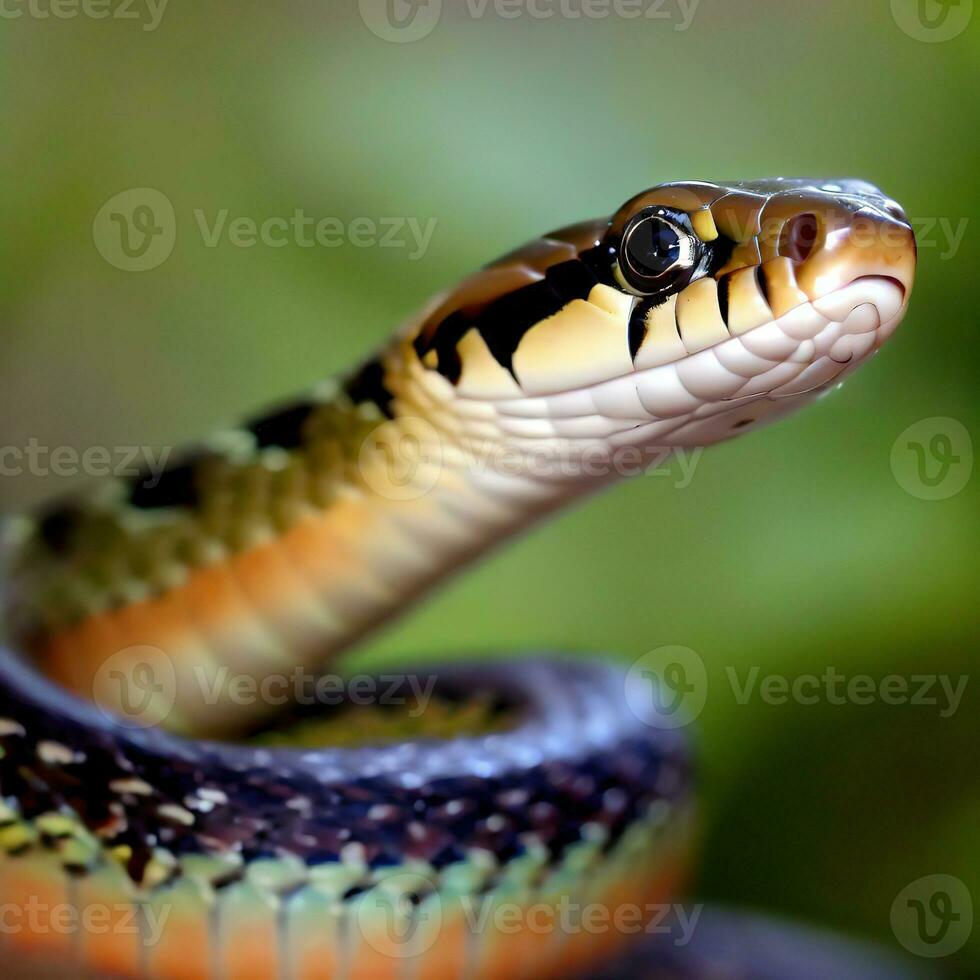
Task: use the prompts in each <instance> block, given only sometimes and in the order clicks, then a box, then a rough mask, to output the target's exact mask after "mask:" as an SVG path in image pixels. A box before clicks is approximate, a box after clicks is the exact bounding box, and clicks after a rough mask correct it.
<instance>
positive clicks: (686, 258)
mask: <svg viewBox="0 0 980 980" xmlns="http://www.w3.org/2000/svg"><path fill="white" fill-rule="evenodd" d="M700 258H701V241H700V239H699V238H698V237H697V235H695V234H694V232H693V230H688V229H686V228H684V227H683V225H682V224H681V223H680V220H679V217H678V220H674V216H672V215H667V214H666V213H665V212H664V210H663V209H660V208H658V209H656V210H655V211H647V212H641V213H640V214H638V215H637V216H636V217H635V218H633V220H632V221H631V222H630V223H629V224H628V225H627V226H626V230H625V231H624V233H623V244H622V248H621V249H620V265H619V267H620V271H621V273H622V276H623V278H624V279H625V280H626V283H627V285H628V286H629V287H630V288H631V289H633V290H635V291H636V292H638V293H640V294H642V295H652V294H655V293H661V292H665V291H668V290H669V289H670V288H671V287H677V286H683V285H686V283H687V282H688V281H689V280H690V278H691V276H692V275H693V274H694V271H695V268H696V267H697V265H698V263H699V261H700Z"/></svg>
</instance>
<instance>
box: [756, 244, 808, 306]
mask: <svg viewBox="0 0 980 980" xmlns="http://www.w3.org/2000/svg"><path fill="white" fill-rule="evenodd" d="M762 270H763V274H764V275H765V277H766V290H767V292H768V294H769V305H770V306H771V307H772V312H773V315H774V316H775V317H777V318H778V317H781V316H783V314H785V313H789V311H790V310H795V309H796V307H797V306H801V305H802V304H803V303H807V302H809V299H810V298H809V296H807V294H806V293H804V292H803V290H802V289H800V287H799V286H798V285H797V284H796V271H795V269H794V268H793V263H792V262H791V261H790V260H789V259H787V258H784V257H783V256H780V257H779V258H775V259H770V260H769V261H768V262H766V263H764V264H763V266H762Z"/></svg>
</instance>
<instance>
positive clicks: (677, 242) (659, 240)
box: [626, 218, 681, 277]
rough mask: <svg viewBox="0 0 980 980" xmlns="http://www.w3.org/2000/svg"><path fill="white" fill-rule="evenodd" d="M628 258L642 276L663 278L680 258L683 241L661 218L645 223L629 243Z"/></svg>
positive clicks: (633, 233) (637, 227) (627, 244)
mask: <svg viewBox="0 0 980 980" xmlns="http://www.w3.org/2000/svg"><path fill="white" fill-rule="evenodd" d="M626 252H627V258H628V259H629V264H630V266H631V268H632V269H633V271H634V272H636V273H637V274H638V275H641V276H650V277H656V276H662V275H663V274H664V273H665V272H666V271H667V270H668V269H670V268H671V266H673V265H674V264H675V263H676V262H677V260H678V259H679V258H680V254H681V237H680V235H679V234H678V233H677V230H676V229H675V228H674V227H673V226H672V225H669V224H667V222H666V221H663V220H662V219H661V218H647V219H646V220H644V221H641V222H640V223H639V224H638V225H637V226H636V227H635V228H634V229H633V232H632V234H631V235H630V236H629V240H628V241H627V243H626Z"/></svg>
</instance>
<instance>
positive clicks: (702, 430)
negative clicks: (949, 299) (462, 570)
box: [410, 178, 916, 446]
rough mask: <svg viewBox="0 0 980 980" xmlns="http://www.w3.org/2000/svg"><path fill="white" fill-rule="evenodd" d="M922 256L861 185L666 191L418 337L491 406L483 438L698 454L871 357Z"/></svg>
mask: <svg viewBox="0 0 980 980" xmlns="http://www.w3.org/2000/svg"><path fill="white" fill-rule="evenodd" d="M915 262H916V247H915V237H914V234H913V232H912V228H911V226H910V225H909V222H908V219H907V217H906V215H905V213H904V211H903V210H902V209H901V207H900V206H899V205H898V204H897V203H895V202H894V201H893V200H891V199H890V198H888V197H887V196H886V195H885V194H883V193H882V192H881V191H879V190H878V189H877V188H875V187H874V186H872V185H871V184H868V183H866V182H864V181H860V180H852V179H842V180H826V181H825V180H789V179H784V178H777V179H773V180H761V181H751V182H742V183H730V184H720V183H708V182H702V181H691V182H683V183H669V184H663V185H660V186H658V187H655V188H652V189H650V190H646V191H644V192H642V193H641V194H638V195H636V196H635V197H633V198H631V199H630V200H629V201H627V202H626V203H625V204H624V205H623V206H622V207H621V208H619V210H618V211H616V213H615V214H614V215H613V216H612V218H606V219H602V220H598V221H591V222H584V223H582V224H579V225H575V226H572V227H569V228H564V229H561V230H559V231H556V232H553V233H551V234H549V235H547V236H545V237H544V238H542V239H539V240H538V241H535V242H532V243H531V244H529V245H527V246H525V247H524V248H522V249H519V250H517V251H516V252H513V253H510V254H508V255H506V256H504V257H503V258H501V259H499V260H497V261H496V262H494V263H492V264H490V265H489V266H487V267H486V268H485V269H484V270H482V271H481V272H480V273H478V274H477V275H476V276H472V277H470V278H469V279H467V280H465V281H464V282H463V283H462V284H461V285H460V286H459V287H457V288H456V289H455V290H453V291H452V292H450V293H449V294H447V295H446V296H444V297H441V298H440V299H439V300H438V301H437V302H436V303H435V304H434V305H433V306H432V307H431V308H430V309H429V310H427V311H426V313H425V314H424V316H423V317H422V318H421V320H420V321H419V325H418V329H417V330H416V331H414V332H412V333H411V335H410V337H411V342H412V345H413V350H414V354H415V355H416V357H417V358H418V359H419V361H420V362H421V365H422V366H423V367H424V368H425V369H426V370H427V371H429V372H432V373H435V374H439V375H441V376H442V377H443V378H444V379H445V380H446V381H448V382H449V384H450V385H451V386H452V387H453V390H454V395H455V396H456V397H457V400H459V401H462V402H463V403H466V402H469V403H470V407H472V405H473V404H475V403H478V402H479V403H482V404H483V405H484V406H487V405H489V406H491V407H492V409H493V412H492V413H490V414H489V415H488V417H485V418H484V419H483V420H482V422H483V423H484V424H483V425H482V428H483V430H484V431H486V428H487V426H486V424H485V423H487V422H488V419H491V418H492V421H494V422H496V424H497V425H498V427H499V428H500V430H501V432H502V433H503V436H504V438H508V439H511V440H514V439H517V440H538V445H539V446H540V445H543V443H541V442H540V440H544V439H554V438H557V439H565V440H568V439H571V440H586V441H588V440H593V441H597V442H598V443H603V442H604V443H606V444H608V445H615V444H626V443H636V442H643V441H649V440H653V441H654V442H656V443H658V444H660V445H703V444H706V443H711V442H717V441H719V440H721V439H724V438H727V437H728V436H731V435H734V434H736V433H737V432H739V431H741V430H743V429H745V428H746V427H748V426H751V425H755V424H756V423H758V422H759V421H761V420H763V419H764V418H765V419H769V418H773V417H776V416H779V415H783V414H785V413H786V412H788V411H789V410H791V409H793V408H795V407H797V406H799V405H801V404H803V403H805V402H806V401H808V400H810V399H812V398H813V397H815V396H816V395H818V394H820V393H821V392H823V391H826V390H827V389H829V388H831V387H833V386H836V385H837V384H838V383H839V382H840V381H841V380H842V379H843V378H844V377H845V376H846V375H847V374H849V373H850V372H851V371H853V370H854V368H855V367H857V365H858V364H860V363H861V362H862V361H864V360H865V359H866V358H867V357H869V356H870V355H871V354H873V353H874V352H875V351H877V349H878V348H879V347H880V346H881V344H882V343H883V342H884V341H885V340H886V339H887V338H888V337H889V336H890V335H891V333H892V332H893V331H894V329H895V327H896V326H897V325H898V323H899V321H900V320H901V318H902V316H903V314H904V312H905V309H906V307H907V304H908V300H909V295H910V292H911V289H912V283H913V279H914V273H915ZM463 414H464V415H465V414H466V412H465V410H464V411H463Z"/></svg>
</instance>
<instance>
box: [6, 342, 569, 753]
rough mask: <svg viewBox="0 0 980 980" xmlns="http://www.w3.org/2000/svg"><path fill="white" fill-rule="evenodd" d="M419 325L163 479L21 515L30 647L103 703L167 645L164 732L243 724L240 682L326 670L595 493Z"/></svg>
mask: <svg viewBox="0 0 980 980" xmlns="http://www.w3.org/2000/svg"><path fill="white" fill-rule="evenodd" d="M411 336H412V335H411V331H409V332H408V333H407V334H403V335H402V336H401V337H399V338H398V339H397V340H396V341H394V342H393V343H392V344H391V345H390V346H389V347H388V348H387V349H386V350H385V351H383V352H382V353H381V354H380V355H379V356H377V357H376V358H374V359H372V360H371V361H369V362H368V363H367V364H366V365H365V366H364V367H363V368H362V369H361V370H360V371H359V372H358V373H357V374H355V375H354V376H352V377H350V378H348V379H346V380H344V381H341V382H331V383H328V384H324V385H323V386H321V387H320V388H319V389H317V390H315V391H314V392H312V393H311V394H310V395H309V396H308V397H305V398H303V399H301V400H299V401H296V402H293V403H291V404H289V405H287V406H285V407H280V408H278V409H276V410H275V411H273V412H270V413H267V414H265V415H263V416H261V417H260V418H257V419H254V420H252V421H250V422H248V423H246V424H244V425H243V426H241V427H239V428H236V429H232V430H228V431H224V432H221V433H219V434H217V435H216V436H215V437H214V438H212V439H210V440H208V441H207V442H206V443H205V444H203V445H202V446H201V447H199V448H198V449H195V450H194V451H192V452H189V453H183V454H178V455H177V458H176V461H175V462H174V464H173V465H171V466H168V467H167V468H166V469H164V470H163V471H161V472H158V473H153V474H145V475H143V476H141V477H139V478H137V479H136V480H135V481H127V482H123V481H118V482H115V483H113V484H111V485H103V486H100V487H99V488H97V491H96V492H95V493H93V494H92V495H89V496H87V497H84V498H75V499H73V500H72V501H71V502H69V503H67V504H65V505H58V506H55V507H52V508H49V509H48V510H47V511H46V512H45V513H43V514H40V515H38V516H35V517H24V518H21V519H19V520H18V522H17V523H16V524H15V525H14V526H13V528H12V537H13V541H14V544H13V548H12V549H9V552H10V555H9V571H8V573H7V578H8V581H7V583H6V591H5V599H6V609H5V614H6V615H5V620H6V624H7V627H8V630H9V632H10V633H11V634H12V637H13V639H14V641H15V643H16V645H17V646H18V647H19V648H20V649H22V650H25V651H27V652H28V653H29V655H30V656H31V657H33V658H34V659H35V660H36V661H37V662H38V663H39V665H40V666H41V668H42V669H43V670H44V671H45V672H46V673H47V674H48V675H49V676H51V677H53V678H54V679H56V680H58V681H60V682H61V683H62V684H64V685H66V686H67V687H69V688H70V689H72V690H74V691H76V692H77V693H80V694H82V695H84V696H87V697H91V696H93V694H95V695H98V694H99V684H100V679H101V678H104V676H105V674H106V672H107V671H108V670H110V669H111V670H115V671H118V670H123V671H125V670H127V669H129V668H130V667H131V666H132V664H133V663H135V662H136V661H138V660H140V659H145V657H146V651H147V649H148V648H150V649H152V650H154V651H162V653H163V655H164V656H165V658H166V661H167V662H168V663H169V664H172V665H173V669H174V671H175V674H176V690H177V691H178V692H181V693H180V694H179V696H178V697H177V699H176V704H175V707H174V709H173V711H171V712H170V713H169V714H168V717H167V719H166V724H167V726H168V727H171V728H173V729H175V730H177V731H180V732H182V733H184V734H194V735H202V734H208V735H227V734H234V733H235V732H236V731H238V730H240V729H241V728H242V727H248V726H250V725H252V724H254V723H255V722H256V721H259V720H261V719H260V718H259V717H257V716H259V715H261V714H263V713H264V712H263V709H262V706H260V705H254V706H252V707H245V708H243V706H242V705H241V704H233V703H232V701H231V692H230V685H229V684H228V680H229V678H238V677H240V676H243V675H244V676H246V677H248V678H253V679H261V678H263V677H267V676H268V675H269V674H270V673H274V672H275V671H276V670H277V669H281V670H286V669H290V670H292V669H294V668H295V667H296V665H301V666H302V667H304V668H306V669H309V670H310V671H318V670H321V669H322V668H323V667H324V665H326V664H327V663H329V662H330V661H331V659H333V658H334V657H336V656H337V655H338V654H340V653H341V652H343V651H345V650H346V649H347V648H348V647H350V646H351V645H352V644H353V643H354V642H355V641H356V640H357V639H359V638H360V637H361V636H362V635H363V634H364V633H366V632H367V631H369V630H370V629H372V628H374V627H376V626H378V625H379V624H381V623H383V622H384V621H386V620H387V619H389V618H390V617H392V616H393V615H395V614H397V613H399V612H401V611H403V610H405V609H406V608H407V607H409V606H410V604H411V603H412V601H413V600H414V599H415V598H416V597H418V596H421V595H422V594H423V593H424V592H426V591H427V590H428V589H429V588H430V587H431V586H432V585H433V584H434V583H435V582H436V581H438V580H439V579H442V578H444V577H446V576H447V575H449V574H450V573H451V572H453V571H455V570H457V569H458V568H459V567H460V566H462V565H464V564H465V563H467V562H468V561H469V560H470V559H472V558H473V557H474V556H476V555H478V554H480V553H482V552H484V551H486V550H487V549H488V548H489V547H490V546H491V545H492V544H494V543H497V542H499V541H501V540H503V539H505V538H506V537H508V536H509V535H511V534H513V533H515V532H517V531H519V530H520V529H522V528H523V527H525V526H527V525H528V524H529V523H531V522H532V521H533V520H535V519H536V518H537V517H539V516H541V515H542V514H544V513H546V512H548V511H550V510H553V509H555V508H556V507H558V506H559V505H560V504H561V503H563V502H564V501H566V500H567V499H569V497H571V496H574V495H576V494H577V493H578V492H579V490H580V486H579V485H578V484H577V483H576V481H574V480H570V479H568V478H566V477H565V476H564V475H563V474H562V471H561V470H560V468H555V469H554V470H549V469H548V468H547V466H544V465H542V467H541V472H540V473H534V472H532V471H531V470H533V467H532V468H530V469H529V467H528V465H527V464H528V460H527V458H520V457H519V456H518V455H517V454H515V453H513V452H512V451H511V449H510V446H509V444H508V442H507V440H506V437H505V435H504V433H502V432H501V431H500V430H499V429H497V428H496V427H495V426H494V425H493V423H492V421H491V415H492V409H490V407H489V406H488V405H485V404H484V403H481V402H479V401H477V400H473V399H468V400H467V399H463V398H460V397H459V396H458V395H457V394H456V392H455V391H454V389H453V386H452V385H450V384H449V383H448V382H446V381H445V380H444V379H443V378H442V377H441V376H439V375H438V374H436V373H435V372H432V371H427V370H425V367H424V365H423V364H422V363H421V361H420V360H419V358H418V356H417V354H416V352H415V348H414V346H413V344H412V343H411ZM542 462H543V461H542ZM156 655H157V656H158V654H156ZM205 694H206V696H204V695H205ZM99 700H100V703H102V701H103V700H104V697H103V696H100V697H99ZM110 706H113V707H124V706H115V705H110Z"/></svg>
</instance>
